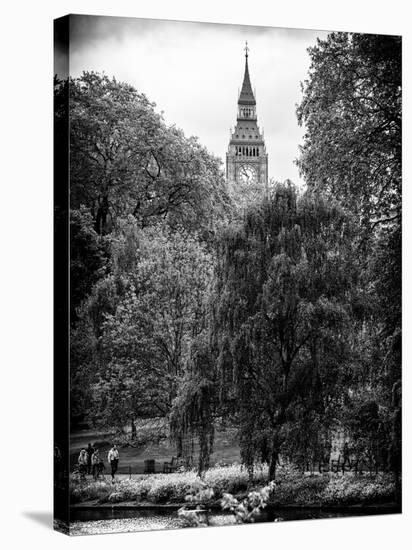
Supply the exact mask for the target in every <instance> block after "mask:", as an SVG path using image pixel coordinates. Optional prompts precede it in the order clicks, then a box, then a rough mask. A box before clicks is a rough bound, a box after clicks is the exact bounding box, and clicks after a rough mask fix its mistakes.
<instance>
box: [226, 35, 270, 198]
mask: <svg viewBox="0 0 412 550" xmlns="http://www.w3.org/2000/svg"><path fill="white" fill-rule="evenodd" d="M248 57H249V48H248V46H247V42H246V47H245V75H244V78H243V84H242V89H241V92H240V94H239V98H238V102H237V120H236V126H235V128H234V131H233V133H232V132H231V135H230V141H229V147H228V151H227V153H226V179H227V181H228V183H229V185H232V186H233V188H234V190H235V191H236V192H239V193H240V194H242V195H243V196H244V198H251V197H253V196H256V195H257V196H262V194H264V193H266V191H267V185H268V155H267V153H266V146H265V141H264V137H263V133H262V132H261V131H260V129H259V126H258V124H257V114H256V100H255V95H254V93H253V90H252V85H251V83H250V76H249V66H248Z"/></svg>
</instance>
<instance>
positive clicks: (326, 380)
mask: <svg viewBox="0 0 412 550" xmlns="http://www.w3.org/2000/svg"><path fill="white" fill-rule="evenodd" d="M352 237H353V230H352V222H351V219H350V217H348V215H347V214H346V213H345V212H344V210H343V209H342V208H340V207H339V206H338V205H337V204H336V203H331V202H328V201H326V200H325V199H323V198H322V197H321V196H319V195H313V194H311V193H309V194H307V195H306V196H304V197H302V198H299V199H298V196H297V193H296V190H295V188H294V187H293V185H292V184H291V183H290V182H288V183H286V184H285V185H278V186H277V187H276V188H275V190H274V192H273V195H272V196H271V197H270V199H269V200H267V201H264V202H263V203H261V204H259V205H257V206H256V207H253V208H251V209H249V211H248V212H247V213H246V214H245V218H244V220H243V222H242V223H240V224H239V226H237V227H230V228H229V229H228V230H227V231H226V232H224V234H223V235H222V237H221V240H220V243H219V247H218V260H217V267H216V287H215V291H214V294H213V297H212V301H213V303H214V318H213V321H212V333H213V335H212V348H211V349H212V350H214V353H215V354H216V355H217V370H216V373H215V375H214V376H215V378H213V374H209V376H208V378H205V376H204V375H203V379H204V380H205V381H207V380H208V381H209V382H210V380H215V394H214V399H215V402H216V401H217V396H219V399H220V404H221V406H222V407H223V409H220V410H226V411H228V412H231V413H232V415H233V416H232V418H233V420H234V421H235V422H236V423H237V424H238V427H239V436H240V446H241V456H242V461H243V463H244V464H245V465H246V466H247V467H248V468H249V471H250V473H251V474H252V472H253V466H254V463H255V462H256V461H259V460H264V461H267V462H269V466H270V467H269V476H270V478H273V477H274V476H275V471H276V464H277V461H278V457H279V454H280V452H281V451H283V450H285V449H287V447H288V445H289V444H290V443H291V440H290V437H289V435H288V434H290V433H291V432H292V430H291V424H296V423H297V422H300V419H299V417H298V415H297V411H300V412H301V413H302V416H304V415H303V413H305V414H306V415H307V414H309V413H311V414H313V415H314V417H317V418H318V420H319V419H320V418H322V420H323V421H324V424H327V422H328V419H329V420H330V418H331V416H332V415H331V410H332V408H333V406H334V405H335V406H337V404H338V402H339V400H340V398H341V396H340V393H341V389H342V386H340V385H339V380H340V378H341V374H340V373H341V368H342V366H343V364H344V363H345V356H346V354H347V352H348V345H347V339H346V337H345V333H346V332H347V327H348V326H349V322H350V318H351V301H350V299H348V296H350V295H351V291H352V287H353V278H354V277H355V270H354V269H352V268H353V258H352V253H351V239H352ZM207 387H209V386H207ZM189 393H190V392H189ZM181 403H182V404H183V405H184V404H185V403H186V405H187V406H188V407H189V408H188V410H187V411H186V413H184V414H182V418H184V419H185V420H186V421H187V418H188V413H189V412H190V411H193V409H192V408H191V407H192V405H191V403H192V399H188V400H186V401H185V400H184V399H183V398H182V399H181ZM328 415H329V416H328ZM199 416H200V415H199V413H197V414H196V415H194V416H192V418H193V421H194V425H195V427H197V429H199V423H198V421H197V419H198V417H199ZM189 418H190V415H189ZM205 429H209V425H208V424H207V423H205ZM319 444H320V443H319ZM289 446H290V445H289ZM318 450H319V449H318ZM205 452H210V447H206V446H205ZM201 460H203V462H205V463H206V462H207V460H206V459H205V457H203V458H201Z"/></svg>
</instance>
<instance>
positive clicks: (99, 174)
mask: <svg viewBox="0 0 412 550" xmlns="http://www.w3.org/2000/svg"><path fill="white" fill-rule="evenodd" d="M70 167H71V201H72V205H73V207H75V208H79V207H80V206H81V205H84V206H86V207H88V208H89V209H90V212H91V213H92V216H93V219H94V222H95V228H96V231H97V232H98V233H99V234H102V233H103V234H104V233H107V232H109V231H110V230H111V228H112V227H113V226H114V224H115V222H116V220H117V219H118V217H119V216H120V217H121V216H126V215H128V214H132V215H133V216H134V217H135V218H136V219H137V220H138V221H139V223H140V224H141V225H142V226H144V225H147V224H149V223H151V222H152V221H153V220H158V219H159V218H167V219H168V220H169V222H170V223H171V224H178V223H184V224H186V225H187V226H188V227H189V226H191V227H192V228H193V227H195V228H198V229H199V228H200V227H201V226H202V224H203V229H204V230H205V231H208V230H210V229H211V228H213V222H214V221H216V219H218V218H219V216H222V215H223V213H224V211H225V209H226V207H227V206H228V204H229V203H228V196H227V193H226V188H225V182H224V179H223V173H222V170H221V167H220V161H219V160H218V159H217V158H216V157H214V156H213V155H211V154H210V153H209V152H208V151H207V150H206V149H205V148H204V147H202V146H201V145H200V144H199V142H198V140H197V139H196V138H194V137H190V138H187V137H185V135H184V134H183V132H182V131H181V130H180V129H178V128H176V127H175V126H167V125H166V124H165V122H164V120H163V118H162V116H161V115H160V114H158V113H156V111H155V105H154V104H153V103H151V102H150V101H149V100H148V99H147V97H146V96H145V95H144V94H141V93H138V92H137V91H136V90H135V89H134V88H133V87H132V86H130V85H128V84H125V83H121V82H118V81H117V80H116V79H114V78H113V79H109V78H108V77H107V76H106V75H100V74H98V73H94V72H86V73H83V75H82V76H81V77H80V78H77V79H72V80H71V81H70Z"/></svg>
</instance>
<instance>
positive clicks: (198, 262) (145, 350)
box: [93, 222, 212, 426]
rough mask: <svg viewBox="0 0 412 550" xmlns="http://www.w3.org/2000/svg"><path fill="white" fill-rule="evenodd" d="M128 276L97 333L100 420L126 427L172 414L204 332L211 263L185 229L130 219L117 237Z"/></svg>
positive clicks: (118, 262)
mask: <svg viewBox="0 0 412 550" xmlns="http://www.w3.org/2000/svg"><path fill="white" fill-rule="evenodd" d="M113 246H114V247H115V248H116V252H115V253H114V257H115V263H116V266H117V267H116V269H117V270H120V271H121V273H122V277H123V279H124V281H125V285H124V287H123V289H124V292H123V295H121V296H118V299H117V304H116V306H115V309H114V311H113V312H112V313H107V314H106V315H105V320H104V322H103V326H102V333H101V337H100V349H101V355H100V357H101V359H100V366H99V371H98V373H97V377H98V382H97V383H96V384H95V385H94V387H93V394H94V404H95V405H94V409H95V412H96V414H95V418H96V420H98V421H100V422H102V423H106V424H107V423H110V422H112V423H113V425H117V426H121V425H122V424H121V423H122V422H123V423H124V421H125V419H129V420H130V421H131V422H132V423H133V421H134V420H135V419H136V418H137V417H138V416H150V415H152V416H159V415H161V416H167V415H168V413H169V409H170V405H171V402H172V400H173V399H174V397H175V396H176V392H177V389H178V385H179V383H180V380H181V379H182V378H183V376H184V373H185V370H186V362H187V360H188V357H189V351H190V345H191V342H192V340H193V339H195V338H196V337H197V336H198V335H199V334H201V333H202V332H203V331H204V330H205V326H206V309H205V301H206V297H207V295H208V290H209V286H210V281H211V272H212V261H211V257H210V254H209V253H208V252H207V251H206V249H205V245H202V244H200V243H199V241H198V240H197V239H196V238H195V237H194V236H190V235H188V234H187V233H186V232H181V231H171V230H170V229H169V230H162V228H161V227H159V226H157V227H155V228H146V229H145V230H140V229H139V228H138V226H137V225H136V222H133V223H130V222H129V223H128V224H126V226H125V227H124V228H123V229H122V232H121V234H119V235H118V237H117V238H116V239H115V240H114V243H113Z"/></svg>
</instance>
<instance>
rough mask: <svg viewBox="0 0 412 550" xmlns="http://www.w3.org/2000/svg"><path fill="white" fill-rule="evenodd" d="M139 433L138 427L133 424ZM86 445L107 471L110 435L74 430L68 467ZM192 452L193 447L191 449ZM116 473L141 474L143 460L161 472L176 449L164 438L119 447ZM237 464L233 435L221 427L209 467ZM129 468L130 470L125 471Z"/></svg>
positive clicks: (110, 442)
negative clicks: (152, 460) (95, 453)
mask: <svg viewBox="0 0 412 550" xmlns="http://www.w3.org/2000/svg"><path fill="white" fill-rule="evenodd" d="M137 430H138V431H139V424H138V425H137ZM88 443H91V444H92V446H94V447H97V448H98V449H99V451H100V454H101V456H102V457H103V460H104V462H105V465H106V473H107V472H108V470H109V468H108V464H107V453H108V451H109V449H110V447H111V445H112V434H110V433H109V432H102V431H100V432H99V431H96V430H90V429H87V430H78V431H74V432H72V434H71V437H70V465H71V468H72V469H73V466H74V465H75V464H76V463H77V459H78V456H79V453H80V450H81V449H82V448H87V445H88ZM195 451H196V446H195ZM119 455H120V460H119V469H118V473H119V474H129V472H130V471H131V473H132V474H143V473H144V461H145V460H150V459H154V460H155V461H156V463H155V466H156V472H163V463H164V462H170V460H171V459H172V457H173V456H176V447H175V445H174V444H173V443H172V442H171V441H170V440H169V438H165V439H162V440H160V441H159V442H158V443H147V444H142V445H139V446H137V447H131V446H124V447H122V446H119ZM234 462H240V449H239V445H238V442H237V439H236V432H235V430H234V429H231V428H221V429H218V430H216V434H215V441H214V452H213V454H212V456H211V465H214V464H217V463H225V464H233V463H234ZM129 468H130V470H129Z"/></svg>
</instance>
